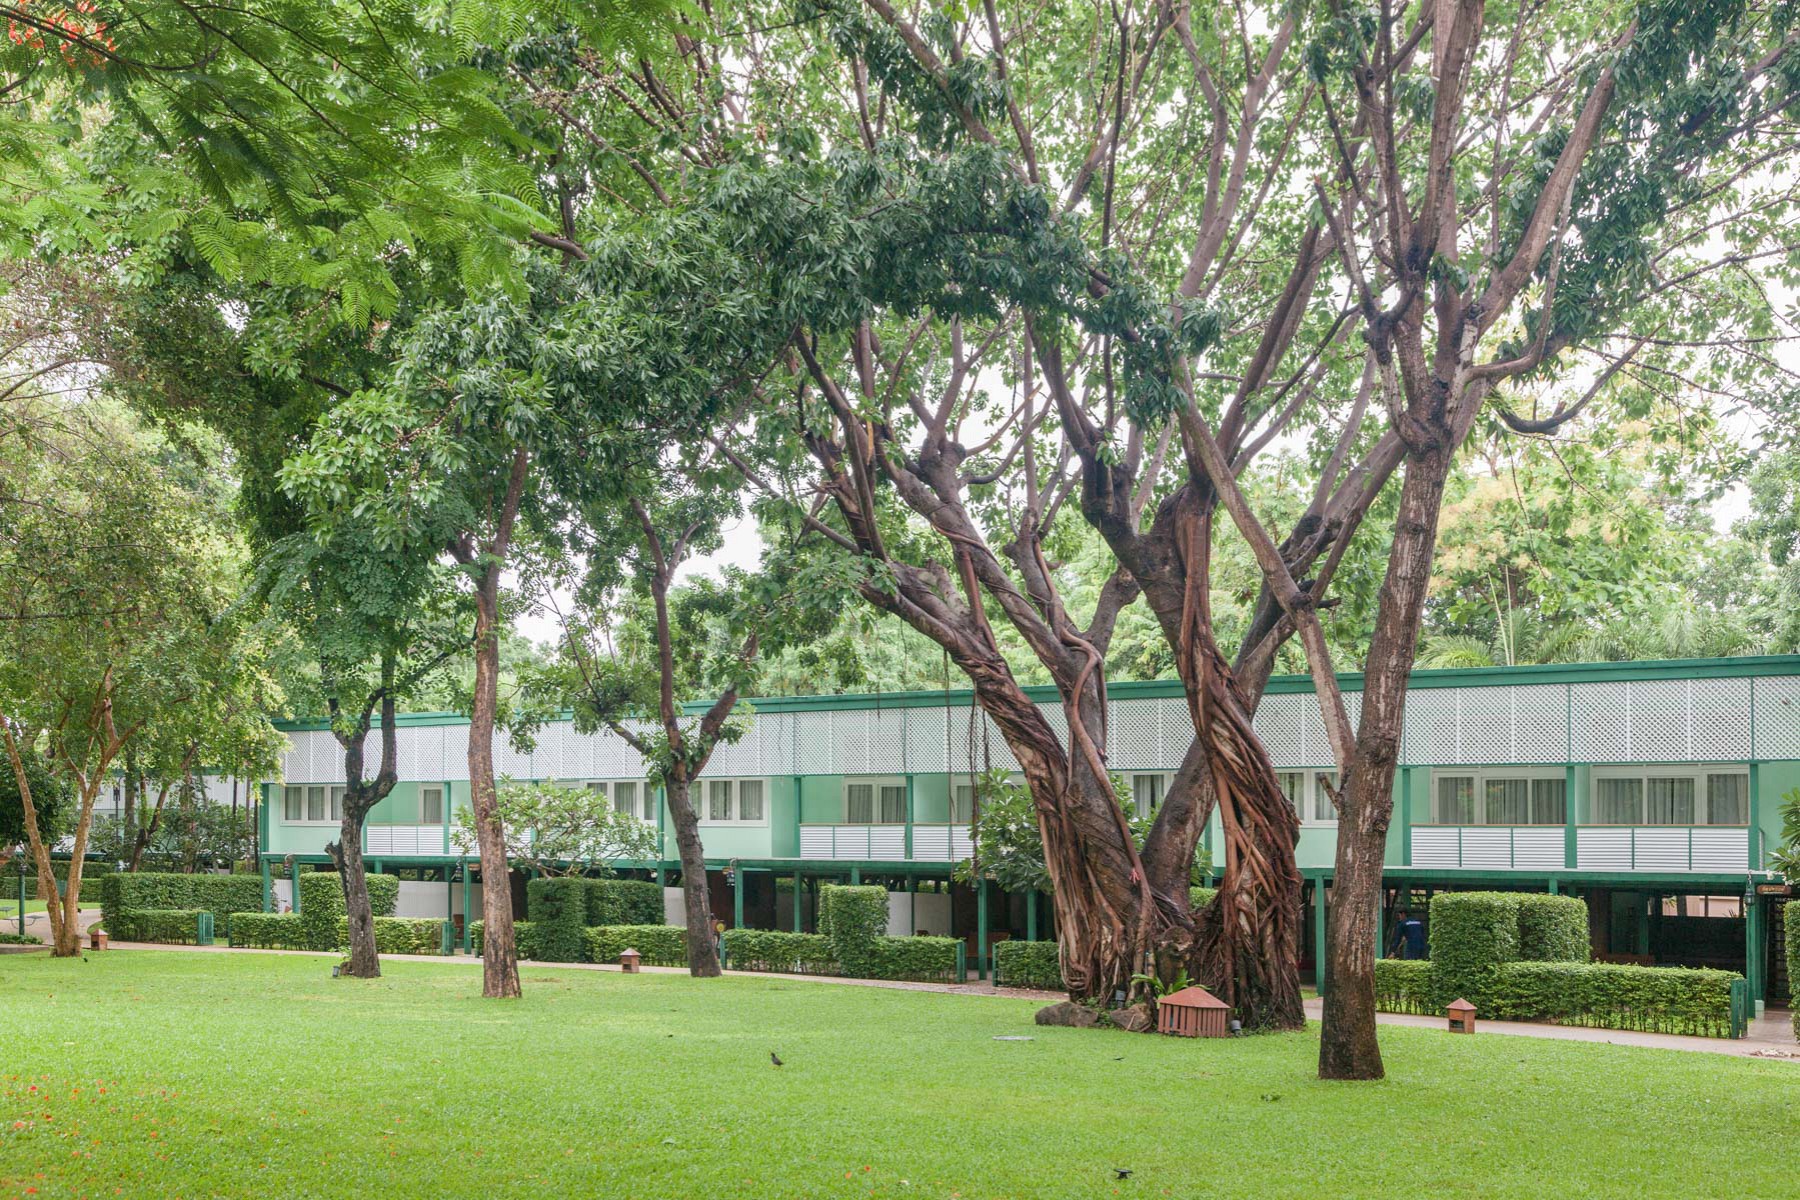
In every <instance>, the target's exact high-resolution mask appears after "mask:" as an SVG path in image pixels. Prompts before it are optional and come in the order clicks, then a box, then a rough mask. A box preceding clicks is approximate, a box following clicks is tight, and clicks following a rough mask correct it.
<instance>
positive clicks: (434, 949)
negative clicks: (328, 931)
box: [337, 917, 444, 954]
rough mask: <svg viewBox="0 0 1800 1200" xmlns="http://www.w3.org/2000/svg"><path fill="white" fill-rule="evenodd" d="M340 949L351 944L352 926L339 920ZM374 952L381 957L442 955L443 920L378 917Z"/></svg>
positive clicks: (433, 918)
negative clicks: (393, 955) (387, 955)
mask: <svg viewBox="0 0 1800 1200" xmlns="http://www.w3.org/2000/svg"><path fill="white" fill-rule="evenodd" d="M337 934H338V948H340V949H341V948H343V947H346V946H348V945H349V944H350V922H349V920H348V919H346V918H343V917H340V918H338V926H337ZM375 949H376V952H377V953H380V954H442V953H443V952H444V920H443V918H442V917H376V918H375Z"/></svg>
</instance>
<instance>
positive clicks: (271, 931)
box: [230, 912, 311, 950]
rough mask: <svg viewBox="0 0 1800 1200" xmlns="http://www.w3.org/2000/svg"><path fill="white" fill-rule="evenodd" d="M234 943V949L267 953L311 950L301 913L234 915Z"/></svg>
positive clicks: (232, 938) (232, 921)
mask: <svg viewBox="0 0 1800 1200" xmlns="http://www.w3.org/2000/svg"><path fill="white" fill-rule="evenodd" d="M230 941H231V944H232V945H233V946H255V947H257V948H259V949H263V950H309V949H311V947H310V946H308V945H307V942H306V927H305V926H304V925H303V924H301V922H300V914H299V913H266V912H240V913H232V914H231V934H230Z"/></svg>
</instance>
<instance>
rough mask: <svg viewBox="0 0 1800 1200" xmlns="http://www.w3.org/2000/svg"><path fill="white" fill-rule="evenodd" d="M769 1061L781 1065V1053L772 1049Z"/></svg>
mask: <svg viewBox="0 0 1800 1200" xmlns="http://www.w3.org/2000/svg"><path fill="white" fill-rule="evenodd" d="M769 1061H770V1062H772V1063H774V1064H775V1065H776V1066H778V1067H779V1066H780V1065H781V1055H779V1054H777V1053H775V1052H774V1051H773V1050H771V1051H769Z"/></svg>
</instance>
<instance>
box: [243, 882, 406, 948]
mask: <svg viewBox="0 0 1800 1200" xmlns="http://www.w3.org/2000/svg"><path fill="white" fill-rule="evenodd" d="M364 878H365V879H366V880H367V881H368V886H369V908H370V910H371V912H372V913H373V914H374V915H375V916H376V917H391V916H393V915H394V908H395V906H396V905H397V904H399V902H400V878H399V876H397V875H367V876H365V877H364ZM257 895H258V897H259V901H260V897H261V893H260V892H258V893H257ZM343 919H344V881H343V878H342V877H341V876H340V875H338V873H337V872H336V871H308V872H306V873H304V874H302V875H301V876H300V921H301V924H302V926H303V927H304V928H305V929H306V935H307V948H308V949H311V950H335V949H337V948H338V946H340V945H341V944H342V943H341V942H339V940H338V933H337V928H338V923H339V922H340V921H342V920H343Z"/></svg>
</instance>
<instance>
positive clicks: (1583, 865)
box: [1575, 829, 1631, 871]
mask: <svg viewBox="0 0 1800 1200" xmlns="http://www.w3.org/2000/svg"><path fill="white" fill-rule="evenodd" d="M1575 865H1576V866H1577V867H1579V868H1580V869H1582V870H1583V871H1629V870H1631V830H1629V829H1577V830H1576V831H1575Z"/></svg>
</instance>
